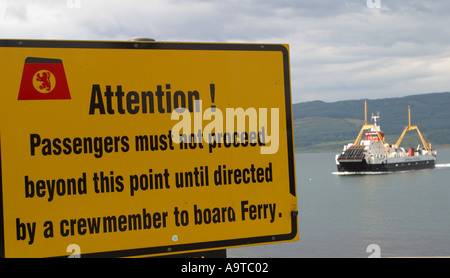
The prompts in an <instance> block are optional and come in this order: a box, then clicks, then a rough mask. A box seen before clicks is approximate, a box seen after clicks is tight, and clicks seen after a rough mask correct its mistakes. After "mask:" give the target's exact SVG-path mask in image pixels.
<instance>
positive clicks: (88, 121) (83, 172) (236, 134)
mask: <svg viewBox="0 0 450 278" xmlns="http://www.w3.org/2000/svg"><path fill="white" fill-rule="evenodd" d="M0 57H1V60H2V67H1V68H0V76H1V77H0V78H1V84H2V85H3V87H2V94H0V146H1V149H0V157H1V172H0V175H1V184H0V185H1V197H2V199H1V209H2V217H3V219H2V221H1V222H2V226H1V227H0V228H1V231H0V232H1V237H2V240H3V242H4V245H3V246H2V250H0V252H1V253H0V255H1V256H2V257H55V256H81V257H119V256H138V255H167V254H176V253H177V252H192V251H198V250H213V249H223V248H229V247H237V246H245V245H253V244H262V243H276V242H281V241H292V240H297V239H298V229H297V197H296V188H295V173H294V168H295V167H294V148H293V132H292V115H291V91H290V76H289V75H290V73H289V51H288V46H286V45H275V44H273V45H271V44H265V45H261V44H203V43H159V42H92V41H37V40H23V41H19V40H0Z"/></svg>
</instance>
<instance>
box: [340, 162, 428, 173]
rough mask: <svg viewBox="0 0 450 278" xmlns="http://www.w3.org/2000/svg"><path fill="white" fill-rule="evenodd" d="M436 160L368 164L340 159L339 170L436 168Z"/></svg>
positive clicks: (381, 170) (378, 170)
mask: <svg viewBox="0 0 450 278" xmlns="http://www.w3.org/2000/svg"><path fill="white" fill-rule="evenodd" d="M434 166H435V161H434V160H422V161H412V162H401V163H388V164H367V162H366V160H362V161H357V162H356V161H349V162H346V161H339V164H338V165H337V170H338V171H339V172H393V171H406V170H419V169H429V168H434Z"/></svg>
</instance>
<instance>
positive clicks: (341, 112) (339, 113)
mask: <svg viewBox="0 0 450 278" xmlns="http://www.w3.org/2000/svg"><path fill="white" fill-rule="evenodd" d="M408 106H411V125H417V126H418V127H419V129H420V131H421V132H422V134H423V135H424V137H425V139H426V140H427V142H428V143H432V147H433V148H443V147H449V146H450V92H446V93H431V94H422V95H412V96H406V97H401V98H385V99H374V100H367V118H368V122H369V123H371V115H372V113H375V114H376V113H377V112H380V119H379V120H378V125H380V126H381V129H382V130H383V131H384V132H385V133H386V141H387V142H389V143H395V142H396V141H397V139H398V137H399V136H400V134H401V132H402V131H403V128H404V127H405V126H406V125H408ZM293 120H294V136H295V148H296V150H297V151H340V150H341V149H342V147H343V144H346V143H349V142H352V141H354V140H355V138H356V137H357V135H358V133H359V130H360V129H361V126H362V124H363V122H364V99H360V100H348V101H338V102H331V103H329V102H323V101H311V102H303V103H297V104H294V105H293ZM418 144H420V138H419V136H418V135H417V132H415V131H410V132H408V133H407V135H406V136H405V139H404V140H403V142H402V144H401V145H402V146H403V147H410V146H417V145H418Z"/></svg>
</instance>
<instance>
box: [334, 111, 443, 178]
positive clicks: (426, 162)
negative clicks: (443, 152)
mask: <svg viewBox="0 0 450 278" xmlns="http://www.w3.org/2000/svg"><path fill="white" fill-rule="evenodd" d="M364 108H365V109H364V110H365V111H364V112H365V119H364V125H363V126H362V128H361V130H360V132H359V134H358V137H357V138H356V140H355V141H354V142H353V143H349V144H347V145H345V146H344V149H343V150H342V153H340V154H337V155H336V157H335V159H336V165H337V170H338V171H339V172H355V173H363V172H390V171H405V170H413V169H425V168H434V167H435V164H436V157H437V152H436V151H433V150H432V149H431V144H427V142H426V141H425V139H424V137H423V136H422V133H421V132H420V130H419V128H418V127H417V126H412V125H411V107H409V106H408V120H409V122H408V126H406V127H405V128H404V130H403V132H402V134H401V135H400V137H399V139H398V140H397V142H396V143H395V144H393V145H392V144H388V143H386V142H385V141H384V132H382V131H381V129H380V126H379V125H377V120H378V119H379V117H380V115H379V113H378V114H377V115H372V121H373V124H368V123H367V102H364ZM412 130H416V131H417V133H418V134H419V137H420V139H421V141H422V146H420V145H419V146H417V148H415V149H414V148H410V149H404V148H402V147H400V144H401V142H402V140H403V137H404V136H405V134H406V132H407V131H412ZM363 134H364V139H365V140H361V139H362V135H363Z"/></svg>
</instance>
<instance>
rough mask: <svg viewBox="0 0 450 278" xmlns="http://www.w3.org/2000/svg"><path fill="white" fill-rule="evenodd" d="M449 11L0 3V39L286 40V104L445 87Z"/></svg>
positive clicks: (206, 0) (332, 4) (201, 0)
mask: <svg viewBox="0 0 450 278" xmlns="http://www.w3.org/2000/svg"><path fill="white" fill-rule="evenodd" d="M77 4H78V5H77ZM449 13H450V2H448V1H446V0H434V1H423V0H422V1H414V0H410V1H400V0H390V1H387V0H382V1H381V8H380V9H377V8H374V9H371V8H369V7H368V6H367V1H366V0H346V1H335V0H320V1H310V0H280V1H271V0H239V1H238V0H220V1H219V0H212V1H210V0H148V1H144V0H127V1H122V0H121V1H118V0H110V1H99V0H89V1H88V0H71V1H70V0H52V1H51V0H34V1H31V0H14V1H13V0H0V37H3V38H25V39H75V40H127V39H129V38H132V37H135V36H147V37H152V38H154V39H156V40H159V41H200V42H264V43H288V44H289V45H290V59H291V79H292V80H291V83H292V94H293V102H294V103H295V102H300V101H307V100H316V99H319V100H324V101H336V100H342V99H353V98H381V97H388V96H403V95H408V94H416V93H426V92H438V91H448V89H449V85H450V84H449V81H448V78H447V76H448V75H449V70H450V60H449V57H450V34H449V32H450V31H449V29H448V28H446V26H449V25H450V24H449V23H450V18H449V17H448V14H449Z"/></svg>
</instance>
